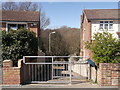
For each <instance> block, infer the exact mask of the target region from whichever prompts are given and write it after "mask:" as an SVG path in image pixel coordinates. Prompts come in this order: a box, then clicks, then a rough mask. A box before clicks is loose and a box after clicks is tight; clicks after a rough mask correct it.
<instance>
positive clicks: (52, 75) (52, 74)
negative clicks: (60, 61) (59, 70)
mask: <svg viewBox="0 0 120 90" xmlns="http://www.w3.org/2000/svg"><path fill="white" fill-rule="evenodd" d="M52 80H53V57H52Z"/></svg>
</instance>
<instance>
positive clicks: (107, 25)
mask: <svg viewBox="0 0 120 90" xmlns="http://www.w3.org/2000/svg"><path fill="white" fill-rule="evenodd" d="M99 29H107V30H109V29H113V21H100V27H99Z"/></svg>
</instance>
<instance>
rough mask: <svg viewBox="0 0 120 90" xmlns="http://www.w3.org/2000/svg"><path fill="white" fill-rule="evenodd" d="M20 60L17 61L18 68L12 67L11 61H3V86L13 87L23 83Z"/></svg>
mask: <svg viewBox="0 0 120 90" xmlns="http://www.w3.org/2000/svg"><path fill="white" fill-rule="evenodd" d="M22 65H23V64H22V60H19V61H18V67H13V62H12V61H11V60H4V61H3V84H7V85H13V84H18V85H19V84H22V83H23V82H24V77H23V76H24V75H23V68H22Z"/></svg>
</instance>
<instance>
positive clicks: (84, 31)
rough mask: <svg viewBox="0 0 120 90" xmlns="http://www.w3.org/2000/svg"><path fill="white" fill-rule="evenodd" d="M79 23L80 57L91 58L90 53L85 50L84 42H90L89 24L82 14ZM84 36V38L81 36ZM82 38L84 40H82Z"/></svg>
mask: <svg viewBox="0 0 120 90" xmlns="http://www.w3.org/2000/svg"><path fill="white" fill-rule="evenodd" d="M82 20H83V21H82V22H81V33H80V36H81V37H80V48H81V55H85V56H89V57H91V51H90V50H88V49H86V48H85V44H84V42H86V41H89V42H91V22H90V21H88V19H87V18H86V16H85V15H84V13H83V17H82ZM83 34H84V36H83ZM83 37H84V40H83Z"/></svg>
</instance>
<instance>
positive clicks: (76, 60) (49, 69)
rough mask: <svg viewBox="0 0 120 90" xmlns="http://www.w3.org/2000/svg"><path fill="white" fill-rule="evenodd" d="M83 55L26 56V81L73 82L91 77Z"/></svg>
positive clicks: (24, 59) (24, 60)
mask: <svg viewBox="0 0 120 90" xmlns="http://www.w3.org/2000/svg"><path fill="white" fill-rule="evenodd" d="M83 58H86V59H87V58H89V57H82V56H24V57H23V62H24V64H25V77H26V81H27V82H26V83H70V84H71V83H73V82H77V81H81V80H87V79H90V68H89V64H88V63H87V61H86V60H83Z"/></svg>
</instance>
